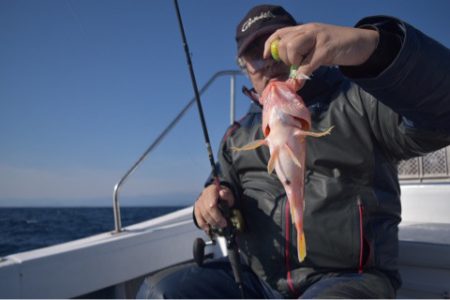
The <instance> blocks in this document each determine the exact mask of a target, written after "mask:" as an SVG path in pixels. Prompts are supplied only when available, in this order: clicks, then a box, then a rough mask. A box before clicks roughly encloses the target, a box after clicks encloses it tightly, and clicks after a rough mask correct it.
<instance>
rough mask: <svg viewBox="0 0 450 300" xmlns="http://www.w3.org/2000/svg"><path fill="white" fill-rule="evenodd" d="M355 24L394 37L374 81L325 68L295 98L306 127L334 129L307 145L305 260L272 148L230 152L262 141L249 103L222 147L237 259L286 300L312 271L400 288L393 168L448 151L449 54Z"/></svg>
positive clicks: (379, 20)
mask: <svg viewBox="0 0 450 300" xmlns="http://www.w3.org/2000/svg"><path fill="white" fill-rule="evenodd" d="M357 26H375V27H376V29H377V30H382V31H385V32H391V33H394V34H395V35H396V36H398V37H399V39H400V41H399V47H398V48H399V49H398V51H396V53H395V55H394V57H393V59H392V61H390V62H389V64H388V65H387V67H386V68H384V69H383V70H382V71H381V72H379V74H376V76H373V77H370V78H364V74H363V73H360V72H358V69H357V68H353V69H352V68H345V69H344V68H341V69H338V68H321V69H319V70H318V71H316V72H315V74H314V75H313V79H312V80H311V81H309V82H308V83H307V84H306V86H305V87H304V88H303V89H302V90H300V92H299V94H300V95H301V96H302V97H303V99H304V101H305V103H306V104H307V106H308V108H309V109H310V111H311V115H312V130H314V131H322V130H324V129H327V128H329V127H330V126H334V129H333V131H332V133H331V135H329V136H326V137H322V138H311V137H308V138H307V142H306V145H307V147H306V148H307V149H306V151H307V152H306V176H305V213H304V230H305V237H306V245H307V257H306V260H305V261H304V262H303V263H299V261H298V259H297V255H296V253H297V252H296V238H295V237H296V232H295V227H294V226H293V224H292V220H291V219H290V214H289V204H288V203H287V201H286V195H285V192H284V189H283V186H282V185H281V183H280V181H279V180H278V178H277V176H276V174H272V175H269V174H268V173H267V162H268V159H269V150H268V148H267V147H260V148H258V149H256V150H253V151H241V152H234V151H232V150H231V148H232V147H241V146H243V145H245V144H247V143H249V142H250V141H253V140H255V139H261V138H263V134H262V131H261V121H262V120H261V108H259V107H257V106H256V105H255V104H253V106H252V107H251V109H250V111H249V112H248V114H247V115H246V116H245V117H244V118H243V119H241V120H240V121H239V122H236V124H234V125H233V126H232V127H230V129H229V130H228V132H227V134H226V135H225V137H224V139H223V141H222V144H221V147H220V150H219V156H218V159H219V165H220V174H221V175H220V179H221V182H222V184H224V185H226V186H228V187H230V188H231V190H232V191H233V193H234V195H235V197H236V199H237V204H236V205H237V206H238V207H239V208H240V209H241V211H242V213H243V216H244V219H245V225H246V231H245V232H244V233H242V234H240V236H239V241H238V243H239V247H240V249H241V252H242V253H243V255H244V257H245V258H246V261H247V262H248V264H249V265H250V266H251V268H252V269H253V270H254V271H255V272H256V273H257V274H258V275H259V276H261V277H262V278H263V279H264V280H266V281H267V282H268V283H269V284H270V285H272V286H273V287H274V288H276V289H278V290H279V291H281V292H282V293H283V294H284V295H287V296H289V295H290V296H294V295H296V294H298V293H300V292H301V291H302V289H303V287H304V286H306V285H307V284H308V282H309V281H311V280H314V276H315V275H316V274H320V273H326V272H336V271H339V272H341V271H343V272H345V271H360V272H364V271H368V270H377V271H380V272H383V273H384V274H386V275H387V276H388V277H389V279H390V280H391V282H392V284H393V286H394V287H395V288H398V287H399V286H400V278H399V275H398V271H397V259H398V224H399V222H400V221H401V202H400V187H399V183H398V175H397V164H398V162H399V161H400V160H402V159H408V158H411V157H414V156H418V155H423V154H425V153H427V152H430V151H434V150H437V149H439V148H441V147H444V146H446V145H448V144H450V51H449V49H447V48H446V47H444V46H442V45H440V44H439V43H437V42H436V41H434V40H432V39H430V38H429V37H427V36H426V35H424V34H423V33H421V32H420V31H418V30H417V29H415V28H413V27H412V26H410V25H409V24H406V23H404V22H402V21H400V20H397V19H393V18H389V17H370V18H366V19H363V20H362V21H360V22H359V23H358V24H357ZM380 42H382V41H380ZM344 74H345V75H347V76H344ZM355 74H356V75H355ZM424 201H426V199H424ZM288 277H290V278H292V280H293V282H294V287H295V291H292V290H290V289H289V287H288V284H287V278H288Z"/></svg>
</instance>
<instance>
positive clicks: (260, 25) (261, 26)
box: [236, 5, 297, 56]
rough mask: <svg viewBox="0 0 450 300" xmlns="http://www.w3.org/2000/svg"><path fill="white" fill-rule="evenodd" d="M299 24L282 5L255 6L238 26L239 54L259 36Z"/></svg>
mask: <svg viewBox="0 0 450 300" xmlns="http://www.w3.org/2000/svg"><path fill="white" fill-rule="evenodd" d="M293 25H297V22H296V21H295V19H294V18H293V17H292V16H291V15H290V14H289V13H288V12H287V11H286V10H285V9H284V8H282V7H281V6H275V5H258V6H255V7H253V8H252V9H251V10H250V11H249V12H248V13H247V14H246V15H245V17H244V18H243V19H242V21H241V22H240V23H239V25H238V26H237V28H236V42H237V47H238V56H241V55H242V53H243V52H244V51H245V50H246V49H247V47H248V46H249V45H250V44H251V43H252V42H253V41H254V40H255V39H256V38H258V37H260V36H262V35H264V34H270V33H272V32H274V31H275V30H277V29H279V28H282V27H286V26H293Z"/></svg>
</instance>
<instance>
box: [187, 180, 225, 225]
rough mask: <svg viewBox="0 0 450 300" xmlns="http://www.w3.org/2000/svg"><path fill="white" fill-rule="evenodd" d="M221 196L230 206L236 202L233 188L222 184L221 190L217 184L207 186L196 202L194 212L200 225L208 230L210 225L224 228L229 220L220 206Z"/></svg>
mask: <svg viewBox="0 0 450 300" xmlns="http://www.w3.org/2000/svg"><path fill="white" fill-rule="evenodd" d="M219 197H220V199H221V200H223V201H225V202H226V203H227V204H228V206H232V205H233V204H234V196H233V193H232V192H231V190H230V189H229V188H227V187H225V186H220V189H219V191H217V187H216V185H215V184H212V185H209V186H207V187H206V188H205V189H204V190H203V192H202V193H201V194H200V196H199V197H198V199H197V201H196V202H195V204H194V214H195V219H196V220H197V224H198V226H199V227H200V228H201V229H203V230H204V231H206V232H208V230H209V226H213V227H220V228H223V227H225V226H226V225H227V222H226V220H225V218H224V217H223V215H222V214H221V212H220V210H219V208H218V200H219Z"/></svg>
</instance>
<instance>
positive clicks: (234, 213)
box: [193, 201, 244, 267]
mask: <svg viewBox="0 0 450 300" xmlns="http://www.w3.org/2000/svg"><path fill="white" fill-rule="evenodd" d="M218 208H219V210H220V212H221V213H222V215H223V216H224V218H225V220H226V221H227V226H225V227H224V228H216V227H211V228H210V230H209V232H208V235H209V237H210V240H209V241H206V242H205V241H204V240H203V239H202V238H196V239H195V240H194V245H193V255H194V260H195V262H196V263H197V265H198V266H200V267H201V266H202V265H203V262H204V260H205V258H206V257H207V256H206V257H205V248H206V247H208V246H213V245H216V243H217V237H219V236H221V237H224V238H225V241H226V246H227V250H233V249H234V248H235V245H236V234H237V233H238V232H243V231H244V219H243V217H242V214H241V212H240V211H239V210H237V209H231V208H230V207H229V206H228V205H227V204H226V203H225V202H224V201H219V204H218Z"/></svg>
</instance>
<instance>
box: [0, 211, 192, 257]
mask: <svg viewBox="0 0 450 300" xmlns="http://www.w3.org/2000/svg"><path fill="white" fill-rule="evenodd" d="M187 206H189V205H183V206H173V205H170V206H125V205H124V206H122V207H121V221H122V226H124V227H126V226H129V225H132V224H136V223H140V222H144V221H147V220H150V219H153V218H156V217H159V216H161V215H164V214H167V213H170V212H173V211H176V210H179V209H182V208H184V207H187ZM112 230H114V214H113V208H112V205H111V206H109V207H108V206H73V207H72V206H56V207H54V206H48V207H43V206H33V207H22V206H12V207H0V257H3V256H7V255H11V254H15V253H19V252H24V251H30V250H34V249H38V248H43V247H48V246H52V245H56V244H61V243H65V242H69V241H73V240H77V239H81V238H84V237H88V236H91V235H95V234H99V233H104V232H110V231H112Z"/></svg>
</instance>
